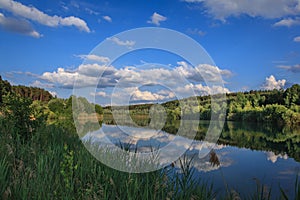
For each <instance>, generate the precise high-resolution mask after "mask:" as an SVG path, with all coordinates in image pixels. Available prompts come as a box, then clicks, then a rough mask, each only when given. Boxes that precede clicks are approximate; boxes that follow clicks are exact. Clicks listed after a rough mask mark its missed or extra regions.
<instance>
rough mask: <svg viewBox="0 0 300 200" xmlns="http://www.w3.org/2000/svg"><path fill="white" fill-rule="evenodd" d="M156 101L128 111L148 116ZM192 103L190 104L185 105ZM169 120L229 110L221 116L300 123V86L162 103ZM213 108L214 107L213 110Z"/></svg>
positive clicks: (206, 117)
mask: <svg viewBox="0 0 300 200" xmlns="http://www.w3.org/2000/svg"><path fill="white" fill-rule="evenodd" d="M152 105H153V104H142V105H130V106H129V110H130V114H131V115H132V116H134V115H149V111H150V108H151V106H152ZM186 105H189V106H186ZM162 106H163V107H164V108H165V110H166V112H167V117H168V120H169V121H172V120H180V119H181V117H182V116H183V115H184V116H185V117H187V118H190V119H195V118H196V119H199V118H197V117H198V116H199V117H200V120H210V119H211V113H212V112H217V113H219V112H220V110H221V109H226V110H224V112H220V113H222V114H223V113H225V114H226V116H220V117H222V118H224V119H225V120H227V121H239V122H253V123H267V124H277V125H282V126H283V125H291V126H298V125H300V85H298V84H295V85H293V86H291V87H290V88H287V89H286V90H283V89H280V90H277V89H274V90H269V91H265V90H258V91H254V90H251V91H248V92H236V93H228V94H226V100H225V101H222V102H221V103H218V104H216V103H213V104H212V103H211V96H198V97H197V99H196V98H194V97H192V98H187V99H181V100H174V101H169V102H165V103H163V104H162ZM212 108H213V109H212ZM103 109H104V113H110V112H111V110H112V109H114V110H122V109H126V108H124V107H122V106H119V107H113V108H111V107H110V106H108V107H104V108H103Z"/></svg>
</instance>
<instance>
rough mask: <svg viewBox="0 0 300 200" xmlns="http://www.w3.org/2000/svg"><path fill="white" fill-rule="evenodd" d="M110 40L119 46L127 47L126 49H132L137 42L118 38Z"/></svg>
mask: <svg viewBox="0 0 300 200" xmlns="http://www.w3.org/2000/svg"><path fill="white" fill-rule="evenodd" d="M108 40H110V41H112V42H114V43H115V44H117V45H119V46H126V47H132V46H134V45H135V41H132V40H125V41H123V40H121V39H119V38H117V37H112V38H108Z"/></svg>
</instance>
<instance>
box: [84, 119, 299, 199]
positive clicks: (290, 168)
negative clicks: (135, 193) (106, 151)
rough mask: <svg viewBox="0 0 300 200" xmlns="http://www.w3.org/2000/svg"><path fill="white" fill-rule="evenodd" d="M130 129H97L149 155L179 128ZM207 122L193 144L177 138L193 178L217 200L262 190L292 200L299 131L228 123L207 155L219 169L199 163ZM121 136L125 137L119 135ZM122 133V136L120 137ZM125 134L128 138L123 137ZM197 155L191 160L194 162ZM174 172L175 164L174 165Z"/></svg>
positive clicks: (203, 160) (111, 126)
mask: <svg viewBox="0 0 300 200" xmlns="http://www.w3.org/2000/svg"><path fill="white" fill-rule="evenodd" d="M137 124H138V125H139V126H133V125H132V124H126V123H124V124H123V125H118V126H117V125H114V123H113V122H111V121H106V122H104V123H103V124H102V127H101V129H102V131H104V132H105V133H109V134H106V135H108V137H109V139H110V140H111V141H113V142H115V143H116V144H117V143H120V142H122V143H130V144H131V146H130V147H131V148H133V149H137V150H140V151H147V150H148V151H150V146H151V148H152V147H157V148H162V147H163V146H165V145H167V144H168V142H170V141H172V139H174V137H175V135H176V133H177V131H178V129H179V127H180V122H173V123H167V124H166V125H165V126H164V127H163V129H162V131H157V130H154V129H149V127H143V126H147V122H146V121H145V120H141V121H138V122H137ZM208 125H209V122H207V121H203V122H200V123H199V127H198V131H197V135H196V137H195V138H196V139H195V140H194V141H193V142H192V145H191V146H188V145H186V144H187V143H189V141H191V140H192V139H193V138H188V136H187V137H181V139H180V140H179V141H180V142H179V144H178V145H180V146H181V147H183V148H186V156H187V157H189V158H192V157H193V169H194V170H195V173H194V175H193V176H194V178H195V179H201V180H202V181H204V182H208V183H213V186H214V189H215V190H216V191H218V193H219V195H220V196H222V194H226V192H227V190H229V191H232V190H234V191H236V192H237V193H239V194H240V196H242V197H250V195H253V194H254V193H255V192H256V190H257V186H259V185H260V186H261V185H264V188H265V189H264V190H265V193H267V192H268V191H269V190H270V189H272V199H273V198H275V197H279V196H280V189H279V188H280V187H281V188H282V189H283V190H284V191H285V193H286V194H287V195H288V196H289V198H290V199H294V190H295V186H294V184H295V180H296V177H297V174H298V175H300V173H299V172H300V132H299V127H298V128H297V127H296V128H293V129H290V128H288V127H276V126H266V125H257V124H241V123H230V122H227V123H226V124H225V126H224V128H223V131H222V134H221V135H220V138H219V140H218V142H217V144H216V145H214V147H213V149H212V150H211V152H213V153H214V154H215V155H216V159H217V160H218V161H219V163H218V162H217V163H214V162H212V160H210V158H211V157H210V156H209V155H211V154H209V155H208V156H206V157H205V158H201V159H200V158H199V157H198V156H197V155H198V153H199V151H203V142H202V141H201V140H202V139H203V138H204V136H205V133H206V131H207V128H208ZM124 130H125V131H124ZM124 132H126V134H124ZM128 133H129V134H128ZM98 134H99V132H97V131H94V132H90V133H89V134H88V135H86V136H85V137H89V138H94V139H97V137H98ZM195 155H196V156H195ZM174 164H175V169H176V167H179V162H178V161H175V162H174Z"/></svg>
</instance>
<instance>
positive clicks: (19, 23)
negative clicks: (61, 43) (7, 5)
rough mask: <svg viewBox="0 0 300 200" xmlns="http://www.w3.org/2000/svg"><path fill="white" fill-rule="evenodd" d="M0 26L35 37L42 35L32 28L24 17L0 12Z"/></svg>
mask: <svg viewBox="0 0 300 200" xmlns="http://www.w3.org/2000/svg"><path fill="white" fill-rule="evenodd" d="M0 27H2V28H3V29H4V30H6V31H10V32H15V33H19V34H24V35H29V36H31V37H35V38H40V37H42V35H41V34H40V33H39V32H37V31H36V30H34V29H33V27H32V25H31V24H30V23H29V22H28V21H26V20H24V19H14V18H10V17H5V16H4V15H3V14H2V13H0Z"/></svg>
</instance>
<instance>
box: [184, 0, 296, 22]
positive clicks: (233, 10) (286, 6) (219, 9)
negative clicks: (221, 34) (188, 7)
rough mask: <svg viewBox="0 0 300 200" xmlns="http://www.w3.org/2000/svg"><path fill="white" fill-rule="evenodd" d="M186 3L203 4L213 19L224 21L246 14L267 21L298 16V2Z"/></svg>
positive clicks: (202, 0)
mask: <svg viewBox="0 0 300 200" xmlns="http://www.w3.org/2000/svg"><path fill="white" fill-rule="evenodd" d="M184 1H185V2H188V3H198V4H203V5H204V7H205V9H206V11H207V12H208V13H209V14H211V15H212V16H213V17H214V18H216V19H220V20H226V18H227V17H230V16H240V15H242V14H246V15H248V16H251V17H264V18H269V19H275V18H281V17H285V16H289V15H298V14H299V11H300V4H299V1H298V0H226V1H220V0H184Z"/></svg>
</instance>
